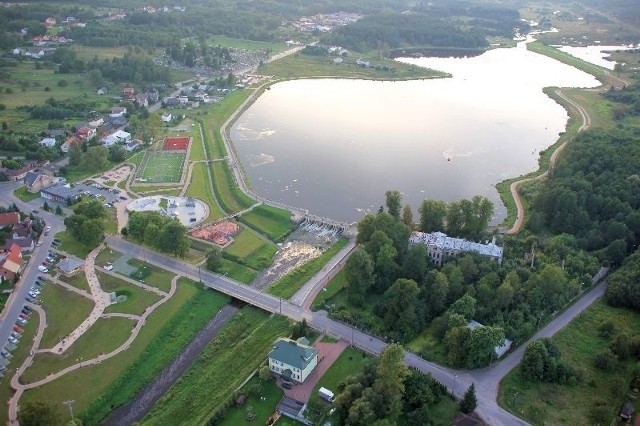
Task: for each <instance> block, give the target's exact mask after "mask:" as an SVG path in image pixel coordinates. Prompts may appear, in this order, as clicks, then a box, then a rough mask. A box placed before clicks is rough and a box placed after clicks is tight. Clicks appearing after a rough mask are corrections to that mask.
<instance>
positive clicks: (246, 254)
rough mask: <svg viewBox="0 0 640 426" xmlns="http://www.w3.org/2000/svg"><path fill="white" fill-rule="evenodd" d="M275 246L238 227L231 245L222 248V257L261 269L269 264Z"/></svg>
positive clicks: (274, 252)
mask: <svg viewBox="0 0 640 426" xmlns="http://www.w3.org/2000/svg"><path fill="white" fill-rule="evenodd" d="M277 250H278V249H277V247H276V246H275V245H273V244H271V243H269V242H267V241H265V240H263V239H262V238H260V237H259V236H258V235H256V234H255V233H253V232H252V231H250V230H248V229H244V228H240V232H239V233H238V235H236V236H235V238H234V241H233V243H232V244H231V245H229V246H228V247H227V248H225V249H224V254H223V255H224V257H225V258H226V259H228V260H231V261H234V262H237V263H240V264H242V265H246V266H249V267H250V268H252V269H257V270H262V269H265V268H268V267H269V265H271V262H272V259H273V256H274V255H275V254H276V251H277Z"/></svg>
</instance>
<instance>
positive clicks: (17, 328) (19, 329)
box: [13, 325, 24, 333]
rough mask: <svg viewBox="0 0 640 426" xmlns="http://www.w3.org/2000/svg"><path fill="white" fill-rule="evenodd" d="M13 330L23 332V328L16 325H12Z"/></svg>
mask: <svg viewBox="0 0 640 426" xmlns="http://www.w3.org/2000/svg"><path fill="white" fill-rule="evenodd" d="M13 331H15V332H16V333H22V332H24V330H23V329H22V328H20V327H18V326H17V325H14V326H13Z"/></svg>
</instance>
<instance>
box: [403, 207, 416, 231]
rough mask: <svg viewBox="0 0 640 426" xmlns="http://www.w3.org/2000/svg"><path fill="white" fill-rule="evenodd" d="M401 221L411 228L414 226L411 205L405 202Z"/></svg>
mask: <svg viewBox="0 0 640 426" xmlns="http://www.w3.org/2000/svg"><path fill="white" fill-rule="evenodd" d="M402 223H404V224H405V225H407V226H408V227H409V228H411V229H412V230H413V229H414V228H415V226H416V225H415V223H414V222H413V211H411V206H410V205H409V204H405V206H404V208H403V209H402Z"/></svg>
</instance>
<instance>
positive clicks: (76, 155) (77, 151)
mask: <svg viewBox="0 0 640 426" xmlns="http://www.w3.org/2000/svg"><path fill="white" fill-rule="evenodd" d="M81 159H82V146H81V145H80V143H78V142H72V143H71V145H69V165H70V166H77V165H78V164H80V160H81Z"/></svg>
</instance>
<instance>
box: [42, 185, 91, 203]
mask: <svg viewBox="0 0 640 426" xmlns="http://www.w3.org/2000/svg"><path fill="white" fill-rule="evenodd" d="M40 196H41V197H42V198H44V199H45V200H48V201H53V202H54V203H63V204H66V205H69V204H73V203H74V202H76V201H78V200H79V199H80V197H82V193H80V192H78V191H75V190H73V189H72V188H71V187H70V186H69V185H54V186H50V187H48V188H44V189H43V190H42V191H40Z"/></svg>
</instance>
